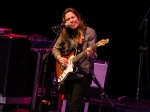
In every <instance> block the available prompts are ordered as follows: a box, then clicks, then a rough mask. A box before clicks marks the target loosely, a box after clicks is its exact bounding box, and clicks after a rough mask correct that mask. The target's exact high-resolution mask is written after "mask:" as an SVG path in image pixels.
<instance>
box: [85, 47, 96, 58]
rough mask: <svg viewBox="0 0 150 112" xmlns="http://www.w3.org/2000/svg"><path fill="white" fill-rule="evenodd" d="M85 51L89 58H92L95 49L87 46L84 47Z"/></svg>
mask: <svg viewBox="0 0 150 112" xmlns="http://www.w3.org/2000/svg"><path fill="white" fill-rule="evenodd" d="M86 53H87V55H89V56H90V57H91V58H94V57H95V51H93V49H92V48H90V47H88V48H87V49H86Z"/></svg>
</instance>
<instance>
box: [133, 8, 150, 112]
mask: <svg viewBox="0 0 150 112" xmlns="http://www.w3.org/2000/svg"><path fill="white" fill-rule="evenodd" d="M149 13H150V8H149V10H148V12H147V13H146V15H145V17H144V19H143V21H142V24H141V25H140V27H139V30H141V28H142V26H143V25H144V24H145V29H144V43H143V46H140V48H139V49H140V58H139V73H138V85H137V93H136V112H138V103H139V98H140V81H141V70H142V64H143V59H144V52H145V51H146V54H148V53H147V50H148V45H147V27H148V22H149V20H148V19H147V16H148V14H149ZM147 57H148V56H147ZM146 62H147V63H148V59H147V61H146Z"/></svg>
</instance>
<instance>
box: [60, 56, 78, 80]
mask: <svg viewBox="0 0 150 112" xmlns="http://www.w3.org/2000/svg"><path fill="white" fill-rule="evenodd" d="M73 57H74V55H72V56H70V58H69V59H68V66H67V67H66V68H65V70H64V72H63V73H62V75H60V76H59V77H58V80H57V81H58V82H63V81H64V80H65V79H66V77H67V76H68V75H69V73H74V72H76V71H77V67H76V70H75V71H74V69H73V68H74V64H73V63H72V59H73Z"/></svg>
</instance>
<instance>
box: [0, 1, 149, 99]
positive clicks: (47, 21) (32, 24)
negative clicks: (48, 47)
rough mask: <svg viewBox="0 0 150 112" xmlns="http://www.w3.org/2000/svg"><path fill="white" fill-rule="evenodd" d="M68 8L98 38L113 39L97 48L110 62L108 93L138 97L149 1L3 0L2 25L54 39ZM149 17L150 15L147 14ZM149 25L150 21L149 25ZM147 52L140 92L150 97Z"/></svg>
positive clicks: (102, 56)
mask: <svg viewBox="0 0 150 112" xmlns="http://www.w3.org/2000/svg"><path fill="white" fill-rule="evenodd" d="M67 7H73V8H75V9H76V10H77V11H78V12H79V13H80V14H81V15H82V16H83V17H84V19H85V20H86V22H87V24H88V26H90V27H92V28H94V29H95V30H96V32H97V35H98V40H100V39H103V38H109V39H110V42H109V44H108V45H106V46H104V47H99V48H97V51H98V59H99V60H108V61H110V65H109V74H108V75H109V79H108V84H107V89H106V92H107V93H108V94H115V95H120V96H122V95H126V96H132V97H135V96H136V89H137V86H138V82H137V81H138V75H139V64H140V61H139V57H140V54H141V52H140V50H139V47H140V46H144V44H143V41H144V39H145V38H144V37H146V39H147V43H148V46H149V38H150V36H149V33H150V30H149V29H148V30H147V33H145V32H144V31H145V24H143V26H142V27H141V29H140V30H139V27H140V26H141V24H142V21H143V19H144V17H145V15H146V13H147V12H148V9H149V5H148V2H146V1H142V2H137V1H136V3H134V2H132V3H131V2H127V1H126V2H112V1H111V2H110V1H105V2H102V1H98V0H95V1H94V0H92V1H82V3H81V0H80V1H78V0H66V1H58V0H55V1H51V0H49V1H35V2H27V1H17V2H16V1H13V2H8V3H7V2H4V1H3V2H1V8H0V11H1V16H0V27H6V28H12V29H13V33H16V34H25V35H28V34H32V33H36V34H40V35H43V36H45V37H47V38H48V39H49V40H54V39H55V37H56V34H55V33H54V32H53V31H52V30H51V27H52V26H56V25H59V24H60V23H61V14H62V12H63V11H64V9H65V8H67ZM149 15H150V12H149ZM147 19H148V20H149V19H150V17H149V16H147ZM149 25H150V24H149V23H148V27H149ZM147 51H149V50H147ZM147 53H148V52H147ZM144 54H145V55H144V57H143V59H144V60H143V64H142V65H141V64H140V65H141V66H142V67H143V69H142V73H141V81H140V92H141V96H142V97H143V98H144V97H146V98H147V97H148V98H149V96H150V92H149V74H148V73H147V71H146V70H147V69H146V68H148V66H147V65H146V64H147V63H146V62H149V59H148V58H146V56H148V55H146V52H144Z"/></svg>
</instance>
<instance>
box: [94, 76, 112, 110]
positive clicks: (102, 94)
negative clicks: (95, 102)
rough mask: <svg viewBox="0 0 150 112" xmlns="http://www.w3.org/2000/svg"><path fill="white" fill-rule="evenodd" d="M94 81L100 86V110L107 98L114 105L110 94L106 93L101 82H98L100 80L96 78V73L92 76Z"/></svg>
mask: <svg viewBox="0 0 150 112" xmlns="http://www.w3.org/2000/svg"><path fill="white" fill-rule="evenodd" d="M92 78H93V81H94V83H95V84H96V85H97V86H98V88H99V90H100V108H99V112H101V109H102V105H103V101H104V99H105V98H107V99H108V101H109V103H110V104H111V106H112V107H114V105H113V103H112V102H111V101H110V99H109V97H108V95H107V94H106V93H105V91H104V90H103V89H102V86H101V85H100V83H99V82H98V80H97V79H96V77H95V75H93V76H92Z"/></svg>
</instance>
